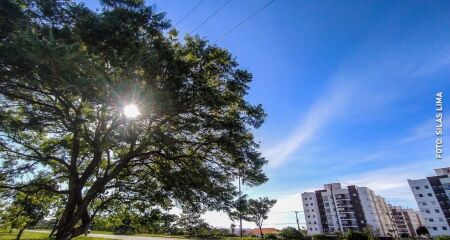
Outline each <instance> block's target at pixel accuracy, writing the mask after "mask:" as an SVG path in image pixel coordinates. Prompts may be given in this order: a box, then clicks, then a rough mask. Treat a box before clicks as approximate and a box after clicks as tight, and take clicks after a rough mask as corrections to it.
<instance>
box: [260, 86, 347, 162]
mask: <svg viewBox="0 0 450 240" xmlns="http://www.w3.org/2000/svg"><path fill="white" fill-rule="evenodd" d="M330 89H332V90H331V93H327V94H324V95H322V96H321V97H319V99H318V100H317V101H316V102H315V103H314V104H313V106H312V107H311V108H310V110H309V112H307V113H306V115H305V117H304V118H303V119H302V120H301V122H300V124H299V125H298V127H297V128H296V129H295V130H294V132H293V133H292V134H291V135H290V136H288V137H287V138H286V139H285V140H283V141H282V142H280V143H279V144H277V145H276V146H274V147H272V148H269V149H266V150H264V151H263V153H264V156H265V157H266V158H267V159H268V160H269V166H272V167H276V166H279V165H281V164H283V163H285V162H286V161H287V160H289V157H290V156H291V155H292V154H293V153H295V152H296V151H297V150H299V149H301V148H302V147H303V146H304V145H305V144H307V143H309V142H310V141H311V140H313V139H314V138H315V137H317V135H318V134H320V132H321V130H323V129H324V128H325V127H327V126H328V125H329V124H330V123H331V122H333V118H335V117H337V116H338V114H339V113H340V112H341V111H342V110H343V108H344V107H346V105H347V103H348V101H349V99H350V95H351V91H350V89H349V88H344V87H333V88H330ZM326 92H327V91H326Z"/></svg>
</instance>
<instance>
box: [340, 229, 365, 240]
mask: <svg viewBox="0 0 450 240" xmlns="http://www.w3.org/2000/svg"><path fill="white" fill-rule="evenodd" d="M345 240H369V235H367V234H366V233H362V232H353V231H350V232H348V233H347V234H345Z"/></svg>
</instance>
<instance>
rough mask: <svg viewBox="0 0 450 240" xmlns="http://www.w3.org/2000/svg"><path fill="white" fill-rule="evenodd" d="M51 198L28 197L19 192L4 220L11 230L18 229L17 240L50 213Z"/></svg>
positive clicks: (4, 215)
mask: <svg viewBox="0 0 450 240" xmlns="http://www.w3.org/2000/svg"><path fill="white" fill-rule="evenodd" d="M51 202H52V199H51V197H48V196H45V195H40V196H33V195H26V194H24V193H22V192H17V193H16V195H15V197H14V201H13V202H12V203H11V204H10V205H9V206H8V207H7V208H6V209H5V211H4V213H3V217H2V218H3V219H4V221H6V223H7V225H9V227H10V229H17V230H18V234H17V236H16V240H19V239H20V238H21V236H22V233H23V231H24V230H25V229H26V228H29V227H33V226H35V225H36V224H37V223H38V222H39V221H41V220H43V219H44V217H45V216H47V215H48V213H49V207H50V204H51Z"/></svg>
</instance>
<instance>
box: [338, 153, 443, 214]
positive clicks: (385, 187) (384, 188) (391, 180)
mask: <svg viewBox="0 0 450 240" xmlns="http://www.w3.org/2000/svg"><path fill="white" fill-rule="evenodd" d="M446 163H447V164H448V163H449V162H448V161H446V162H442V161H422V162H418V163H414V164H406V165H402V166H396V167H387V168H381V169H377V170H374V171H368V172H361V173H358V174H354V175H349V176H345V177H343V178H342V179H341V181H342V183H343V184H346V185H357V186H364V187H369V188H371V189H373V190H374V191H375V192H376V193H377V194H379V195H381V196H383V197H385V198H387V200H388V202H391V203H393V204H399V205H404V206H407V207H413V208H417V206H416V203H415V201H414V196H413V195H412V193H411V190H410V188H409V185H408V181H407V180H408V179H420V178H425V177H428V176H431V175H433V174H434V173H433V168H439V167H445V164H446Z"/></svg>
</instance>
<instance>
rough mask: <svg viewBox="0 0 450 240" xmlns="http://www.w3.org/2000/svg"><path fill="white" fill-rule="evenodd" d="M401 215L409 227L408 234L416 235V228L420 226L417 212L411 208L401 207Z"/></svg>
mask: <svg viewBox="0 0 450 240" xmlns="http://www.w3.org/2000/svg"><path fill="white" fill-rule="evenodd" d="M403 215H404V217H405V220H406V225H407V226H408V229H409V236H413V237H417V233H416V230H417V228H419V227H420V226H422V222H421V220H420V216H419V213H418V212H417V211H415V210H413V209H403Z"/></svg>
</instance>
